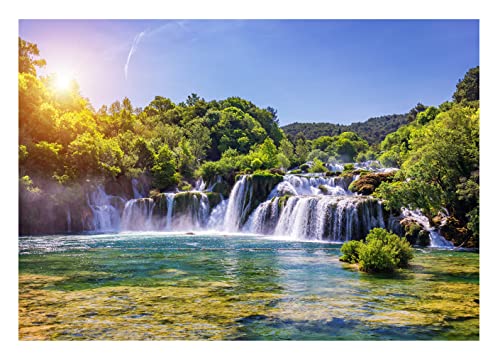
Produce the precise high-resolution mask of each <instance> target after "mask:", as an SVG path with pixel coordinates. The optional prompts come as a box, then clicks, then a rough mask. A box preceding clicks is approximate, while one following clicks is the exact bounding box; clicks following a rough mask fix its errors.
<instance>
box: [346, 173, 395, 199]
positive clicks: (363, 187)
mask: <svg viewBox="0 0 500 362" xmlns="http://www.w3.org/2000/svg"><path fill="white" fill-rule="evenodd" d="M395 173H396V172H394V171H393V172H372V173H366V174H362V175H360V176H359V178H358V179H357V180H356V181H354V182H352V183H351V184H350V185H349V190H350V191H352V192H357V193H358V194H361V195H371V194H373V192H374V191H375V189H376V188H377V187H378V186H379V185H380V184H381V183H382V182H384V181H391V180H392V179H393V178H394V175H395Z"/></svg>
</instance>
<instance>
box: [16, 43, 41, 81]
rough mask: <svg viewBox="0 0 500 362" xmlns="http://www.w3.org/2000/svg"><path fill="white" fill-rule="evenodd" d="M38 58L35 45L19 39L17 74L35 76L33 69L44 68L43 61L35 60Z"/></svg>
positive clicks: (38, 54)
mask: <svg viewBox="0 0 500 362" xmlns="http://www.w3.org/2000/svg"><path fill="white" fill-rule="evenodd" d="M39 56H40V51H39V50H38V46H37V45H36V44H33V43H30V42H27V41H26V40H23V39H21V37H19V73H29V74H32V75H35V76H36V68H35V67H44V66H45V65H46V64H47V62H46V61H45V59H35V58H38V57H39Z"/></svg>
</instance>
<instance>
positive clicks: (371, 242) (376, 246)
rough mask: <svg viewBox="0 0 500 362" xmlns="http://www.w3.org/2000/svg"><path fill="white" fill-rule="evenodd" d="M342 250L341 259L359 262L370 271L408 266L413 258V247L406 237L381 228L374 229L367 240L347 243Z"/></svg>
mask: <svg viewBox="0 0 500 362" xmlns="http://www.w3.org/2000/svg"><path fill="white" fill-rule="evenodd" d="M340 251H341V252H342V253H343V254H344V255H342V256H341V257H340V260H341V261H345V262H348V263H351V264H352V263H359V269H360V270H362V271H366V272H370V273H375V272H392V271H394V269H396V268H404V267H407V266H408V263H409V261H410V260H411V259H412V258H413V249H412V248H411V246H410V244H409V243H408V241H407V240H406V239H405V238H404V237H403V238H400V237H399V236H397V235H396V234H393V233H391V232H389V231H387V230H384V229H381V228H375V229H372V230H371V231H370V233H369V234H368V235H367V236H366V241H365V242H362V241H356V240H352V241H349V242H347V243H345V244H344V245H342V248H341V249H340Z"/></svg>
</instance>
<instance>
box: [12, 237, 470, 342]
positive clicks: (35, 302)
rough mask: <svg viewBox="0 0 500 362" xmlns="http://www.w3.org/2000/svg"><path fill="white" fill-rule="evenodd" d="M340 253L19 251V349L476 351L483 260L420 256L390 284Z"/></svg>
mask: <svg viewBox="0 0 500 362" xmlns="http://www.w3.org/2000/svg"><path fill="white" fill-rule="evenodd" d="M339 249H340V245H339V244H333V243H332V244H329V243H314V242H288V241H284V240H270V239H268V238H266V239H263V238H258V237H256V236H249V235H246V236H245V235H239V236H238V235H231V236H224V235H179V234H177V235H176V234H160V233H148V234H113V235H74V236H44V237H25V238H20V239H19V270H20V280H19V288H20V295H19V318H20V320H19V324H20V326H19V333H20V339H23V340H31V339H83V340H102V339H104V340H124V339H134V340H150V339H177V340H183V339H223V340H231V339H240V340H241V339H250V340H259V339H265V340H280V339H292V340H306V339H310V340H335V339H344V340H384V339H396V340H415V339H424V340H431V339H438V340H448V339H453V340H456V339H461V340H463V339H469V340H477V339H479V255H478V254H476V253H470V252H452V251H449V250H447V251H439V250H432V251H427V250H426V252H425V253H424V252H417V253H416V258H415V260H414V261H413V263H412V267H411V269H410V270H406V271H402V272H400V273H399V274H397V275H396V276H383V275H382V276H373V275H369V274H365V273H359V272H358V271H357V270H355V269H353V267H352V266H349V265H346V264H344V263H340V262H339V260H338V256H339V254H340V251H339Z"/></svg>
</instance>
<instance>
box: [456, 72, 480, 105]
mask: <svg viewBox="0 0 500 362" xmlns="http://www.w3.org/2000/svg"><path fill="white" fill-rule="evenodd" d="M453 100H454V101H455V102H457V103H460V102H464V101H469V102H472V101H478V100H479V66H477V67H475V68H471V69H469V70H468V71H467V73H465V76H464V79H460V80H459V81H458V84H457V90H456V91H455V93H453Z"/></svg>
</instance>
